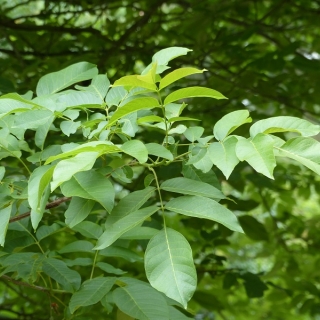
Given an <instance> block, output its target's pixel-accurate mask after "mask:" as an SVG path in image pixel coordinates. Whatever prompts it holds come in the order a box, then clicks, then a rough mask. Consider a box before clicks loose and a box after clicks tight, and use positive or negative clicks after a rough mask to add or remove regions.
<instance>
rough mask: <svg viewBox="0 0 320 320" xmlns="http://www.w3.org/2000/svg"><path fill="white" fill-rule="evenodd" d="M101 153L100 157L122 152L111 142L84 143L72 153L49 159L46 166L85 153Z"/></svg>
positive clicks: (68, 152) (71, 151)
mask: <svg viewBox="0 0 320 320" xmlns="http://www.w3.org/2000/svg"><path fill="white" fill-rule="evenodd" d="M90 151H92V152H99V155H103V154H108V153H116V152H121V149H119V148H118V147H117V146H115V145H113V144H111V142H109V141H91V142H88V143H84V144H82V145H80V146H77V147H75V148H74V149H72V150H70V151H66V152H64V153H61V154H58V155H56V156H52V157H49V158H48V159H47V161H46V162H45V164H48V163H51V162H52V161H55V160H59V159H65V158H69V157H72V156H76V155H78V154H79V153H83V152H90Z"/></svg>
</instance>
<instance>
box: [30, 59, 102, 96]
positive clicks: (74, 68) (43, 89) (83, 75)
mask: <svg viewBox="0 0 320 320" xmlns="http://www.w3.org/2000/svg"><path fill="white" fill-rule="evenodd" d="M97 74H98V69H97V68H96V66H95V65H94V64H91V63H88V62H78V63H75V64H73V65H71V66H69V67H67V68H65V69H62V70H60V71H57V72H52V73H49V74H46V75H45V76H43V77H42V78H41V79H40V80H39V82H38V85H37V89H36V92H37V96H43V95H48V94H52V93H56V92H59V91H61V90H63V89H65V88H67V87H70V86H71V85H73V84H75V83H77V82H80V81H84V80H89V79H92V78H93V77H94V76H96V75H97Z"/></svg>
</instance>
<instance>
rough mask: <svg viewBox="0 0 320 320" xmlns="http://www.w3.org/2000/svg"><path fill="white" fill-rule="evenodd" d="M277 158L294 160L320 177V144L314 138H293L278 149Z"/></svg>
mask: <svg viewBox="0 0 320 320" xmlns="http://www.w3.org/2000/svg"><path fill="white" fill-rule="evenodd" d="M276 149H277V150H278V153H277V156H279V157H288V158H291V159H294V160H296V161H298V162H300V163H301V164H303V165H304V166H306V167H307V168H309V169H310V170H312V171H313V172H315V173H317V174H319V175H320V143H319V142H318V141H317V140H315V139H312V138H303V137H298V138H293V139H290V140H289V141H287V142H286V143H285V144H284V145H282V146H281V147H276Z"/></svg>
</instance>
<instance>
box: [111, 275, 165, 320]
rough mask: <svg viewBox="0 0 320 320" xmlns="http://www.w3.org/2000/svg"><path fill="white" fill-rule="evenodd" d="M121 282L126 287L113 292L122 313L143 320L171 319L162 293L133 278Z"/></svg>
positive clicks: (121, 279) (122, 279)
mask: <svg viewBox="0 0 320 320" xmlns="http://www.w3.org/2000/svg"><path fill="white" fill-rule="evenodd" d="M119 280H120V281H121V282H124V284H125V285H124V286H121V287H119V288H117V289H115V290H114V291H113V300H114V302H115V304H116V305H117V307H118V308H119V309H120V310H121V311H122V312H124V313H126V314H128V315H129V316H131V317H133V318H135V319H141V320H164V319H169V310H168V305H167V302H166V300H165V298H164V297H163V295H162V294H161V293H159V292H157V291H156V290H155V289H153V288H152V287H150V285H148V284H147V283H144V282H142V281H139V280H136V279H133V278H119Z"/></svg>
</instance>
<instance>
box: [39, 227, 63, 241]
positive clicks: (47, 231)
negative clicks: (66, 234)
mask: <svg viewBox="0 0 320 320" xmlns="http://www.w3.org/2000/svg"><path fill="white" fill-rule="evenodd" d="M60 229H61V226H60V225H59V224H57V223H53V224H52V225H51V226H46V225H43V226H41V227H40V228H39V229H38V230H37V233H36V237H37V239H38V240H39V241H40V240H42V239H44V238H46V237H48V236H50V235H52V234H53V233H56V232H57V231H59V230H60Z"/></svg>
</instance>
